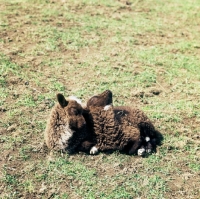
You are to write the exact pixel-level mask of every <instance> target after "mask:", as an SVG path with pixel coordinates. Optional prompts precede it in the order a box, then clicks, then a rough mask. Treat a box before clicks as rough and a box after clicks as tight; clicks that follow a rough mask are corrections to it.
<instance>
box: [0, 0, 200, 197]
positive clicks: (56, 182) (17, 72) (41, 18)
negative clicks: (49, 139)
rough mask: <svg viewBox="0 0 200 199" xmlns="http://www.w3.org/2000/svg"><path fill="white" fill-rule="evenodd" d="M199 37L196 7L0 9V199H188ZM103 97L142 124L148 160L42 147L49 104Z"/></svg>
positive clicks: (194, 184)
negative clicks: (146, 129) (141, 116)
mask: <svg viewBox="0 0 200 199" xmlns="http://www.w3.org/2000/svg"><path fill="white" fill-rule="evenodd" d="M199 35H200V1H199V0H173V1H172V0H167V1H159V0H148V1H144V0H128V1H125V0H119V1H117V0H69V1H67V0H46V1H45V0H11V1H7V0H0V146H1V147H0V149H1V150H0V198H1V199H19V198H24V199H33V198H43V199H46V198H54V199H66V198H68V199H79V198H84V199H97V198H101V199H119V198H120V199H162V198H166V199H171V198H173V199H181V198H184V199H185V198H190V199H199V198H200V40H199ZM105 89H110V90H112V92H113V94H114V105H124V104H126V105H129V106H134V107H138V108H140V109H142V110H143V111H144V112H145V113H146V114H147V115H148V116H149V118H151V120H152V121H153V123H154V125H155V127H156V128H157V129H158V130H159V131H160V132H161V133H162V135H163V136H164V140H163V142H162V145H161V146H159V147H158V150H157V153H155V154H152V155H150V156H148V157H144V158H141V157H137V156H128V155H124V154H121V153H119V152H117V151H116V152H113V153H111V154H105V153H100V154H98V155H96V156H91V155H88V154H85V153H79V154H75V155H67V154H61V153H52V152H51V153H50V152H49V151H48V150H47V149H46V148H44V147H43V131H44V129H45V125H46V120H47V118H48V115H49V113H50V110H51V108H52V106H53V105H54V103H55V102H56V98H55V95H56V93H58V92H61V93H63V94H64V95H65V96H69V95H76V96H77V97H79V98H81V99H82V100H83V101H86V100H87V99H88V98H89V97H90V96H92V95H94V94H98V93H100V92H102V91H104V90H105Z"/></svg>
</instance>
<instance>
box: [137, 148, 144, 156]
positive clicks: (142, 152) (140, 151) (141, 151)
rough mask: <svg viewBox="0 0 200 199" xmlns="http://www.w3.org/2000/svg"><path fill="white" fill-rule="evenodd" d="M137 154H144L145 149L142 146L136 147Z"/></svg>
mask: <svg viewBox="0 0 200 199" xmlns="http://www.w3.org/2000/svg"><path fill="white" fill-rule="evenodd" d="M137 154H138V156H142V155H144V154H145V149H144V148H141V149H138V151H137Z"/></svg>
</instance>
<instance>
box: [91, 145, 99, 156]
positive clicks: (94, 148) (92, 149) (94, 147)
mask: <svg viewBox="0 0 200 199" xmlns="http://www.w3.org/2000/svg"><path fill="white" fill-rule="evenodd" d="M97 153H98V149H97V147H96V146H93V147H92V148H91V149H90V154H91V155H95V154H97Z"/></svg>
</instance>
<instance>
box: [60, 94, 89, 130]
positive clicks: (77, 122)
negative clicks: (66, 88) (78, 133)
mask: <svg viewBox="0 0 200 199" xmlns="http://www.w3.org/2000/svg"><path fill="white" fill-rule="evenodd" d="M57 100H58V103H59V104H60V106H61V108H62V109H63V113H64V116H65V117H66V118H65V119H66V121H67V122H68V124H69V127H70V129H72V130H77V129H80V128H82V127H83V126H85V124H86V123H85V119H84V117H83V115H82V112H83V108H82V106H81V104H80V103H79V101H78V99H76V98H74V97H69V98H67V99H65V97H64V96H63V95H62V94H60V93H59V94H57Z"/></svg>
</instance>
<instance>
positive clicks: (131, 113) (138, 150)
mask: <svg viewBox="0 0 200 199" xmlns="http://www.w3.org/2000/svg"><path fill="white" fill-rule="evenodd" d="M111 103H112V92H111V91H109V90H107V91H104V92H103V93H102V94H100V95H97V96H93V97H92V98H91V99H89V100H88V102H87V108H86V110H85V113H84V117H85V120H86V122H87V126H90V131H89V134H90V136H88V138H89V140H88V142H86V143H90V145H89V146H92V143H93V145H94V146H93V147H92V148H91V150H90V154H96V153H97V152H98V151H108V150H119V151H123V152H125V153H128V154H130V155H131V154H138V155H144V154H145V153H146V152H147V153H149V152H152V151H153V150H155V148H156V144H157V143H158V132H157V131H156V130H155V128H154V126H153V124H152V123H151V121H150V120H149V118H148V117H147V116H146V115H145V114H144V112H143V111H141V110H139V109H133V108H131V107H128V106H119V107H113V106H112V105H108V104H111ZM82 146H84V143H83V145H82ZM87 149H88V148H87Z"/></svg>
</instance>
